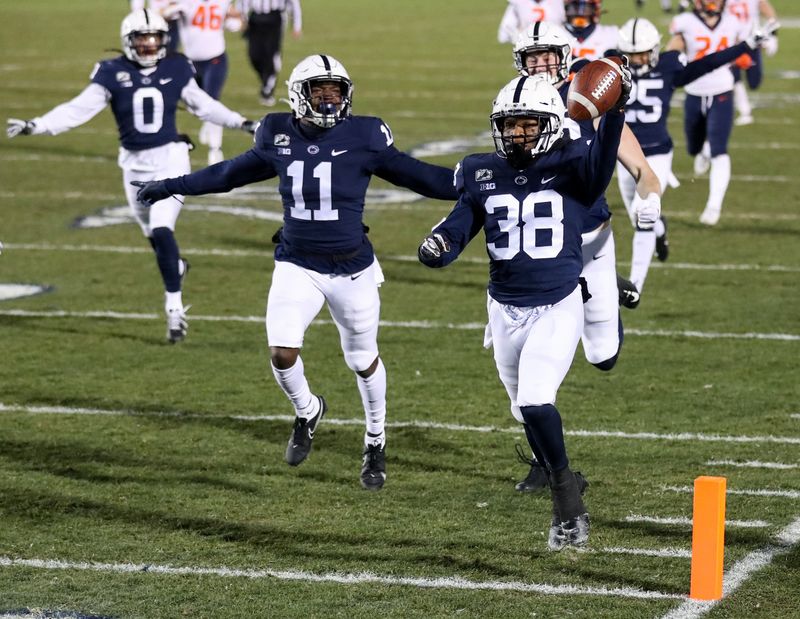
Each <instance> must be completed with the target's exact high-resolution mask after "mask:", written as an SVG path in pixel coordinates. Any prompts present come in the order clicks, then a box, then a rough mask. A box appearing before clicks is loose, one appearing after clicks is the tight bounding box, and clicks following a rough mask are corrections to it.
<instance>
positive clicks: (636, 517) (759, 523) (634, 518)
mask: <svg viewBox="0 0 800 619" xmlns="http://www.w3.org/2000/svg"><path fill="white" fill-rule="evenodd" d="M625 522H649V523H652V524H674V525H679V526H686V527H691V526H692V519H691V518H687V517H685V516H673V517H669V518H665V517H660V516H644V515H641V514H630V515H629V516H625ZM725 526H726V527H734V528H737V529H764V528H767V527H769V526H771V525H770V523H769V522H766V521H764V520H726V521H725Z"/></svg>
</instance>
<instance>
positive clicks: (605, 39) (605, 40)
mask: <svg viewBox="0 0 800 619" xmlns="http://www.w3.org/2000/svg"><path fill="white" fill-rule="evenodd" d="M570 34H571V33H570ZM618 37H619V28H617V27H616V26H605V25H603V24H597V25H596V26H595V27H594V30H592V33H591V34H590V35H589V36H588V37H586V38H585V39H584V40H583V41H581V40H579V39H577V38H575V37H574V36H573V39H572V57H573V58H585V59H586V60H589V61H591V60H597V59H598V58H602V57H603V55H604V54H605V53H606V51H608V50H610V49H616V48H617V38H618Z"/></svg>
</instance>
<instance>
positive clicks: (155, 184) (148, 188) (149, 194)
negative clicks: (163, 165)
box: [131, 181, 172, 206]
mask: <svg viewBox="0 0 800 619" xmlns="http://www.w3.org/2000/svg"><path fill="white" fill-rule="evenodd" d="M131 185H133V186H134V187H138V188H139V191H138V192H137V193H136V199H137V200H138V201H139V202H141V203H142V204H144V205H145V206H153V204H154V203H156V202H158V201H159V200H164V199H165V198H169V197H170V196H171V195H172V194H171V193H170V192H169V191H167V184H166V183H165V182H164V181H131Z"/></svg>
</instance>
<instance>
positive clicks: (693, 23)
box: [669, 12, 747, 97]
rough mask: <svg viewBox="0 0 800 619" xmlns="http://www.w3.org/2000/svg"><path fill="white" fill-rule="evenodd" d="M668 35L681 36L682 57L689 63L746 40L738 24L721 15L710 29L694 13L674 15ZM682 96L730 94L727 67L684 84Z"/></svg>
mask: <svg viewBox="0 0 800 619" xmlns="http://www.w3.org/2000/svg"><path fill="white" fill-rule="evenodd" d="M669 31H670V33H671V34H672V35H677V34H679V35H681V36H682V37H683V41H684V43H685V44H686V56H687V59H688V60H689V61H690V62H691V61H693V60H697V59H699V58H702V57H704V56H706V55H708V54H713V53H714V52H718V51H721V50H723V49H727V48H729V47H731V46H732V45H735V44H736V43H738V42H739V41H741V40H742V39H744V38H746V37H747V35H746V34H744V33H745V32H746V30H744V29H743V27H742V24H741V22H740V21H739V19H738V18H737V17H735V16H734V15H732V14H731V13H728V12H724V13H723V14H722V16H721V17H720V20H719V22H717V25H716V26H715V27H714V28H710V27H709V26H708V25H707V24H706V23H705V22H704V21H703V20H702V19H700V17H698V16H697V15H696V14H695V13H681V14H680V15H676V16H675V17H674V18H673V20H672V23H671V24H670V27H669ZM685 90H686V92H687V93H688V94H690V95H695V96H698V97H704V96H713V95H719V94H721V93H723V92H728V91H729V90H733V74H732V73H731V71H730V68H729V65H724V66H721V67H720V68H718V69H715V70H714V71H711V73H706V74H705V75H703V76H702V77H699V78H697V79H696V80H695V81H693V82H691V83H689V84H686V88H685Z"/></svg>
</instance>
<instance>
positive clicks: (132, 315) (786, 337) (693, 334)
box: [0, 309, 800, 342]
mask: <svg viewBox="0 0 800 619" xmlns="http://www.w3.org/2000/svg"><path fill="white" fill-rule="evenodd" d="M0 316H15V317H18V318H108V319H111V320H162V319H163V316H162V315H161V314H152V313H147V314H143V313H136V312H113V311H87V312H73V311H67V310H52V311H44V310H21V309H9V310H0ZM189 319H190V320H196V321H201V322H253V323H261V322H264V317H263V316H234V315H230V316H205V315H202V314H192V315H190V316H189ZM331 324H333V321H331V320H325V319H320V320H315V321H314V322H313V323H312V325H316V326H321V325H331ZM379 324H380V326H381V327H384V328H397V329H451V330H456V331H482V330H483V329H484V328H485V327H486V323H484V322H482V321H481V322H462V323H452V322H439V321H435V320H381V321H380V323H379ZM625 334H626V335H639V336H645V337H668V338H675V337H687V338H700V339H708V340H772V341H779V342H800V335H795V334H793V333H716V332H709V331H668V330H664V329H626V330H625Z"/></svg>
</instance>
